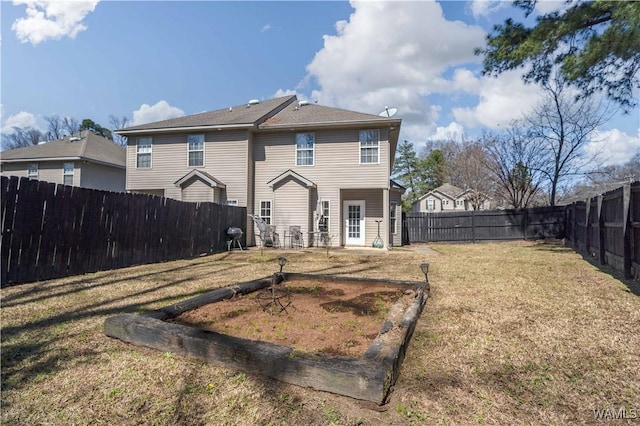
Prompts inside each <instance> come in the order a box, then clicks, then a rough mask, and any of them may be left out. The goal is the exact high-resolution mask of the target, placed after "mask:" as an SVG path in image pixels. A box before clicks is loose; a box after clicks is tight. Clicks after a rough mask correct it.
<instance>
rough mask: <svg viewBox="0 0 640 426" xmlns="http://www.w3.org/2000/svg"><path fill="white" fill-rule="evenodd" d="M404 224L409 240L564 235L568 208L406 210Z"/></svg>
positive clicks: (515, 238) (474, 239)
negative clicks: (407, 211)
mask: <svg viewBox="0 0 640 426" xmlns="http://www.w3.org/2000/svg"><path fill="white" fill-rule="evenodd" d="M403 224H404V227H406V232H405V237H406V238H408V242H436V241H473V242H475V241H492V240H522V239H525V240H526V239H538V238H562V237H564V227H565V208H564V207H558V206H556V207H539V208H531V209H517V210H479V211H459V212H438V213H407V214H403ZM406 242H407V241H405V243H406Z"/></svg>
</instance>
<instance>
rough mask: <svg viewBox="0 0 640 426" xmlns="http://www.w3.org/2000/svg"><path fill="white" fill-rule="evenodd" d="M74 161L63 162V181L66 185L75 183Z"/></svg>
mask: <svg viewBox="0 0 640 426" xmlns="http://www.w3.org/2000/svg"><path fill="white" fill-rule="evenodd" d="M73 168H74V167H73V163H63V164H62V183H63V184H64V185H73Z"/></svg>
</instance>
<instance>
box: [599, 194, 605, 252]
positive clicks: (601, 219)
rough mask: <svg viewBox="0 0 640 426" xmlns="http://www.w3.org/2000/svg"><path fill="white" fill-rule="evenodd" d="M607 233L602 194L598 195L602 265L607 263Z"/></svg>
mask: <svg viewBox="0 0 640 426" xmlns="http://www.w3.org/2000/svg"><path fill="white" fill-rule="evenodd" d="M605 232H606V228H605V225H604V215H603V214H602V194H600V195H598V260H599V261H600V264H601V265H604V264H605V262H606V259H605V252H606V250H605V249H606V247H605Z"/></svg>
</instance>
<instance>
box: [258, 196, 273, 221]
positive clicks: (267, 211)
mask: <svg viewBox="0 0 640 426" xmlns="http://www.w3.org/2000/svg"><path fill="white" fill-rule="evenodd" d="M260 217H261V218H262V220H264V223H266V224H267V225H271V201H260Z"/></svg>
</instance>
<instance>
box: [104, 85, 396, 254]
mask: <svg viewBox="0 0 640 426" xmlns="http://www.w3.org/2000/svg"><path fill="white" fill-rule="evenodd" d="M400 124H401V120H399V119H394V118H389V117H381V116H377V115H370V114H363V113H358V112H354V111H346V110H342V109H336V108H329V107H325V106H321V105H317V104H313V103H307V102H302V101H301V102H298V101H297V98H296V97H295V96H285V97H281V98H276V99H269V100H266V101H262V102H259V101H256V100H252V101H249V103H248V104H246V105H240V106H233V107H229V108H225V109H221V110H217V111H212V112H205V113H201V114H195V115H190V116H186V117H180V118H174V119H170V120H165V121H160V122H156V123H150V124H144V125H140V126H132V127H128V128H125V129H121V130H118V131H116V133H118V134H121V135H124V136H127V138H128V147H127V190H128V191H131V192H140V193H146V194H155V195H160V196H164V197H169V198H174V199H177V200H182V201H192V202H196V201H213V202H218V203H228V204H231V205H238V206H243V207H246V208H247V213H248V214H253V215H257V216H260V217H262V218H263V219H264V220H265V221H266V222H267V223H269V224H271V225H274V226H276V231H277V232H278V233H279V234H280V237H281V239H283V236H284V233H285V231H287V230H288V229H289V227H290V226H300V227H301V230H302V232H303V236H304V243H305V245H309V244H310V243H312V240H313V239H314V238H313V237H316V238H315V239H317V234H316V235H313V234H310V233H312V232H317V231H325V230H327V232H329V234H330V235H331V236H332V245H345V246H369V247H370V246H371V245H372V243H373V241H374V240H375V238H376V235H377V233H378V230H377V227H378V224H377V222H376V221H381V225H380V229H381V237H382V239H383V241H384V246H385V247H387V246H389V245H390V244H389V243H390V242H391V244H393V245H400V244H401V229H400V228H401V224H400V221H399V220H398V219H399V218H400V201H401V195H402V193H403V191H404V188H402V187H401V186H399V185H397V184H394V183H392V182H391V180H390V179H389V176H390V173H391V170H392V168H393V161H394V157H395V151H396V145H397V141H398V133H399V131H400ZM392 227H393V228H392ZM247 229H248V239H249V241H248V242H249V244H255V240H254V239H253V223H252V221H251V220H248V223H247ZM385 229H387V230H389V232H385V231H384V230H385Z"/></svg>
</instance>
